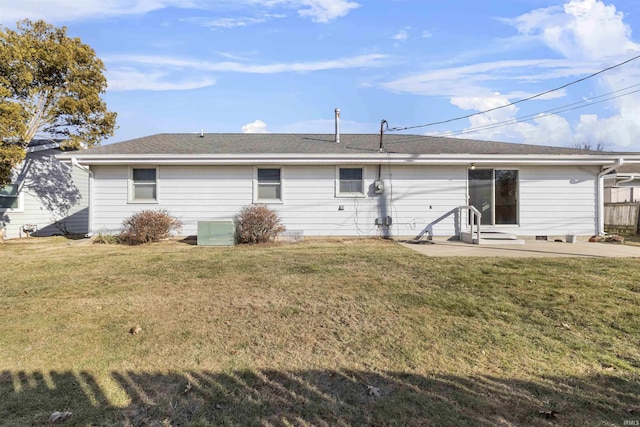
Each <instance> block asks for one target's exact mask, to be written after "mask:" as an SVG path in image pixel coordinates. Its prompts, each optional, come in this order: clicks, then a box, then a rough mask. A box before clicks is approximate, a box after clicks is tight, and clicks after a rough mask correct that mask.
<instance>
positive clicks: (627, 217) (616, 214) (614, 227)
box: [604, 202, 640, 234]
mask: <svg viewBox="0 0 640 427" xmlns="http://www.w3.org/2000/svg"><path fill="white" fill-rule="evenodd" d="M638 214H640V203H639V202H623V203H605V204H604V229H605V231H607V232H609V233H632V234H638V220H639V215H638Z"/></svg>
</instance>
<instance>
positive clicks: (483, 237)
mask: <svg viewBox="0 0 640 427" xmlns="http://www.w3.org/2000/svg"><path fill="white" fill-rule="evenodd" d="M460 237H461V239H460V240H462V241H463V242H466V243H473V244H476V243H477V239H478V236H477V233H472V232H471V231H463V232H462V233H461V236H460ZM480 245H524V240H522V239H518V236H516V235H515V234H511V233H503V232H500V231H481V232H480Z"/></svg>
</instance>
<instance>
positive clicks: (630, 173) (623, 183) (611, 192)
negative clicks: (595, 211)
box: [604, 164, 640, 203]
mask: <svg viewBox="0 0 640 427" xmlns="http://www.w3.org/2000/svg"><path fill="white" fill-rule="evenodd" d="M604 178H605V180H604V202H605V203H624V202H640V164H629V165H627V164H623V165H622V166H620V167H617V168H616V169H615V170H614V171H612V172H611V173H609V174H607V175H605V177H604Z"/></svg>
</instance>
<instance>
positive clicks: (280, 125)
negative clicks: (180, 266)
mask: <svg viewBox="0 0 640 427" xmlns="http://www.w3.org/2000/svg"><path fill="white" fill-rule="evenodd" d="M24 18H30V19H32V20H35V19H44V20H46V21H47V22H49V23H52V24H54V25H56V26H62V25H64V26H67V27H68V32H69V34H70V35H71V36H74V37H80V38H81V39H82V41H83V42H85V43H87V44H89V45H90V46H92V47H93V48H94V49H95V50H96V52H97V54H98V56H99V57H100V58H102V59H103V61H104V62H105V65H106V68H107V71H106V76H107V78H108V81H109V90H108V92H107V93H106V95H105V100H106V102H107V104H108V107H109V109H110V110H112V111H115V112H117V113H118V125H119V128H118V130H117V131H116V134H115V136H114V137H113V138H111V139H110V140H108V141H106V143H109V142H116V141H122V140H126V139H130V138H135V137H139V136H144V135H149V134H154V133H159V132H200V130H202V129H203V130H204V131H205V132H296V133H298V132H305V133H306V132H309V133H331V132H333V129H334V125H333V115H334V113H333V111H334V109H335V108H336V107H337V108H340V109H341V111H342V114H341V131H342V132H343V133H376V132H378V131H379V129H380V122H381V120H382V119H386V120H387V122H388V123H389V126H390V127H392V128H393V127H412V126H420V125H426V124H429V123H433V122H439V121H445V120H449V119H452V118H456V117H459V116H465V115H469V114H473V113H476V112H478V111H484V110H487V109H489V108H494V107H500V106H503V105H506V104H509V103H510V102H514V101H518V100H520V99H522V98H525V97H528V96H531V95H534V94H537V93H539V92H543V91H546V90H548V89H552V88H555V87H559V86H561V85H564V84H566V83H569V82H572V81H574V80H577V79H579V78H582V77H585V76H587V75H589V74H591V73H594V72H597V71H599V70H602V69H604V68H607V67H609V66H611V65H615V64H617V63H620V62H622V61H624V60H627V59H629V58H632V57H635V56H637V55H640V37H638V36H637V35H636V34H637V33H640V2H638V1H637V0H613V1H612V2H608V1H597V0H570V1H551V0H510V1H504V0H485V1H477V0H472V1H463V0H449V1H427V0H367V1H364V0H218V1H215V0H209V1H206V0H84V1H82V2H80V1H77V0H21V1H16V0H0V24H2V25H5V26H8V27H12V28H13V27H14V26H15V22H16V21H18V20H20V19H24ZM638 84H640V60H636V61H633V62H630V63H629V64H627V65H625V66H621V67H618V68H616V69H614V70H612V71H609V72H606V73H603V74H600V75H598V76H597V77H594V78H591V79H588V80H586V81H584V82H582V83H579V84H575V85H571V86H569V87H567V88H565V89H563V90H560V91H555V92H552V93H550V94H548V95H546V96H544V97H541V98H537V99H535V100H532V101H527V102H523V103H519V104H517V105H514V106H509V107H506V108H501V109H498V110H496V111H493V112H491V113H487V114H482V115H476V116H473V117H470V118H467V119H464V120H458V121H453V122H448V123H445V124H441V125H436V126H425V127H417V128H414V129H412V130H411V131H410V132H411V133H419V134H437V135H441V134H445V135H452V136H460V137H467V138H477V139H487V140H496V141H507V142H517V143H532V144H541V145H554V146H570V145H573V144H576V143H591V144H597V143H602V144H605V146H606V148H608V149H611V150H624V151H640V92H638V93H632V92H634V91H636V90H639V89H640V86H634V85H638ZM583 106H586V107H584V108H576V107H583ZM569 109H572V110H570V111H563V110H569ZM545 112H546V113H545ZM541 113H544V114H541ZM526 117H531V118H532V119H533V120H528V121H518V122H516V123H514V122H513V121H514V119H520V118H526ZM505 122H507V123H510V124H509V125H505Z"/></svg>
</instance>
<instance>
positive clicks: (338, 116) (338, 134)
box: [334, 108, 340, 144]
mask: <svg viewBox="0 0 640 427" xmlns="http://www.w3.org/2000/svg"><path fill="white" fill-rule="evenodd" d="M334 111H335V113H336V144H340V109H339V108H336V109H335V110H334Z"/></svg>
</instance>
